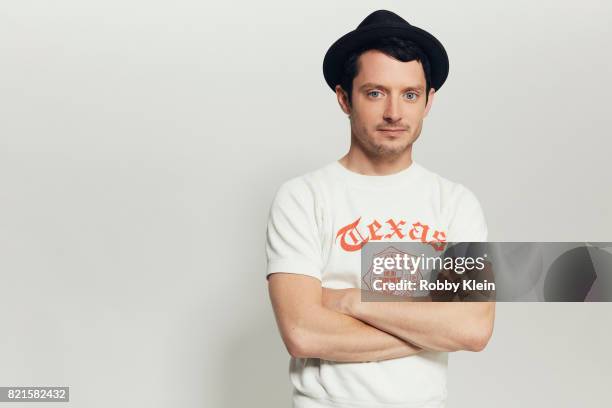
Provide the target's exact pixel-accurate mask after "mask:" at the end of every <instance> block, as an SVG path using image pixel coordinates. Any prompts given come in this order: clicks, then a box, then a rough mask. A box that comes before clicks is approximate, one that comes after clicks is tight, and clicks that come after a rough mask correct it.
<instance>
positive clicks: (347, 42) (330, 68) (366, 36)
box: [323, 23, 448, 92]
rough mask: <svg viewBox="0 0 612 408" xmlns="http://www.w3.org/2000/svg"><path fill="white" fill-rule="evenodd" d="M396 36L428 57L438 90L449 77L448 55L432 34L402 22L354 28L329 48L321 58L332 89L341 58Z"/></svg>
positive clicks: (433, 85) (343, 58)
mask: <svg viewBox="0 0 612 408" xmlns="http://www.w3.org/2000/svg"><path fill="white" fill-rule="evenodd" d="M390 36H394V37H399V38H402V39H406V40H410V41H412V42H414V43H415V44H416V45H417V46H419V48H421V49H422V50H423V52H424V53H425V55H427V58H428V59H429V65H430V75H431V84H430V86H431V87H432V88H435V89H436V91H438V90H439V89H440V88H441V87H442V84H444V81H446V78H447V77H448V55H447V54H446V50H445V49H444V47H443V46H442V43H440V41H438V39H437V38H435V37H434V36H433V35H431V34H430V33H428V32H427V31H425V30H422V29H420V28H418V27H415V26H406V25H405V24H397V25H394V24H388V23H387V24H378V25H371V26H368V27H363V28H361V29H356V30H353V31H351V32H350V33H348V34H345V35H344V36H342V37H340V38H339V39H338V40H337V41H336V42H335V43H333V44H332V46H331V47H329V50H327V53H326V54H325V58H324V59H323V76H324V77H325V81H326V82H327V85H329V87H330V88H331V89H332V91H334V92H335V88H336V85H338V83H339V82H340V77H341V75H342V71H343V66H344V61H346V59H347V58H348V56H349V55H350V54H351V52H353V51H355V50H356V49H358V48H360V47H362V46H364V45H366V44H368V43H370V42H373V41H375V40H378V39H380V38H384V37H390Z"/></svg>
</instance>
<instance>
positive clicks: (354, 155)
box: [338, 144, 412, 176]
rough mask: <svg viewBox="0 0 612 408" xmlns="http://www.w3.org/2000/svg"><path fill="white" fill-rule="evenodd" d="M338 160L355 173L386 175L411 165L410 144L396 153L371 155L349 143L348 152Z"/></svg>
mask: <svg viewBox="0 0 612 408" xmlns="http://www.w3.org/2000/svg"><path fill="white" fill-rule="evenodd" d="M338 161H339V162H340V164H342V165H343V166H344V167H346V168H347V169H348V170H351V171H353V172H355V173H359V174H364V175H367V176H387V175H389V174H394V173H397V172H400V171H402V170H405V169H407V168H408V167H410V166H411V165H412V145H410V146H408V148H407V149H406V150H405V151H404V152H402V153H400V154H398V155H393V156H377V157H372V156H368V155H367V154H366V153H365V152H364V151H363V150H362V149H359V148H356V147H355V145H354V144H351V147H350V149H349V151H348V153H347V154H345V155H344V156H343V157H342V158H341V159H340V160H338Z"/></svg>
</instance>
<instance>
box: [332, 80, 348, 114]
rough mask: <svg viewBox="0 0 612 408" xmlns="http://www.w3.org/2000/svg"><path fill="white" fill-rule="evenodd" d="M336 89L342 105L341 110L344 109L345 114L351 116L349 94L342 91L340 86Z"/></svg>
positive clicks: (339, 102)
mask: <svg viewBox="0 0 612 408" xmlns="http://www.w3.org/2000/svg"><path fill="white" fill-rule="evenodd" d="M335 89H336V98H338V104H339V105H340V108H341V109H342V111H343V112H344V113H346V114H347V115H350V114H351V105H350V104H349V101H348V95H347V93H346V92H345V91H344V89H342V87H341V86H340V85H336V88H335Z"/></svg>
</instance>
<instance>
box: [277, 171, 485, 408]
mask: <svg viewBox="0 0 612 408" xmlns="http://www.w3.org/2000/svg"><path fill="white" fill-rule="evenodd" d="M415 240H419V241H422V242H432V241H439V242H443V241H446V242H476V241H486V240H487V226H486V222H485V218H484V215H483V212H482V208H481V206H480V203H479V202H478V200H477V199H476V197H475V196H474V194H473V193H472V192H471V191H470V190H468V189H467V188H465V187H464V186H463V185H461V184H458V183H454V182H451V181H449V180H447V179H445V178H443V177H441V176H439V175H437V174H435V173H433V172H431V171H429V170H427V169H425V168H424V167H422V166H421V165H419V164H417V163H416V162H414V161H413V163H412V164H411V165H410V167H408V168H407V169H405V170H402V171H400V172H398V173H395V174H391V175H387V176H367V175H362V174H359V173H355V172H353V171H350V170H348V169H347V168H345V167H344V166H343V165H342V164H340V163H339V162H337V161H336V162H333V163H331V164H328V165H326V166H325V167H322V168H320V169H318V170H315V171H313V172H310V173H308V174H305V175H303V176H300V177H296V178H293V179H291V180H289V181H286V182H285V183H283V184H282V185H281V187H280V188H279V190H278V191H277V193H276V196H275V198H274V201H273V203H272V206H271V209H270V216H269V221H268V228H267V241H266V254H267V259H268V267H267V274H266V277H267V276H268V275H269V274H270V273H274V272H289V273H297V274H304V275H309V276H313V277H315V278H317V279H320V280H321V282H322V286H324V287H329V288H334V289H342V288H359V287H360V279H361V269H360V268H361V257H360V248H361V246H362V245H363V243H364V242H365V241H370V242H372V241H383V242H384V241H393V242H397V241H415ZM447 363H448V353H446V352H430V351H423V352H421V353H418V354H416V355H413V356H408V357H403V358H398V359H393V360H385V361H379V362H365V363H342V362H333V361H327V360H322V359H317V358H308V359H299V358H293V357H292V358H291V363H290V378H291V382H292V384H293V388H294V390H293V406H294V407H298V408H322V407H336V408H338V407H343V408H344V407H373V406H376V407H394V408H399V407H402V408H403V407H428V408H429V407H444V405H445V400H446V370H447Z"/></svg>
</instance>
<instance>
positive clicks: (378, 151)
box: [351, 118, 422, 160]
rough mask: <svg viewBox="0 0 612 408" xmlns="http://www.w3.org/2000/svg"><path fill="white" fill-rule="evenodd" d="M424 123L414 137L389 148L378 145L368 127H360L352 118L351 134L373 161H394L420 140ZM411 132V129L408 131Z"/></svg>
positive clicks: (381, 144) (385, 145) (384, 145)
mask: <svg viewBox="0 0 612 408" xmlns="http://www.w3.org/2000/svg"><path fill="white" fill-rule="evenodd" d="M421 129H422V123H420V124H419V127H418V129H416V132H415V134H414V135H411V137H409V138H408V139H406V141H405V142H403V143H402V144H401V145H395V146H389V145H387V144H383V143H376V141H375V138H374V137H372V136H370V134H369V133H368V130H367V128H366V127H359V125H357V124H356V123H354V122H353V120H352V118H351V133H352V139H353V142H354V143H357V144H358V145H359V147H360V148H361V150H362V151H363V152H364V153H365V154H366V155H367V156H368V157H371V158H372V159H376V160H393V159H396V158H398V157H399V156H401V155H402V154H404V153H405V152H406V151H407V150H409V149H410V148H411V146H412V144H413V143H414V142H415V141H416V140H417V139H418V138H419V135H420V134H421ZM406 132H410V128H408V130H406Z"/></svg>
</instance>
